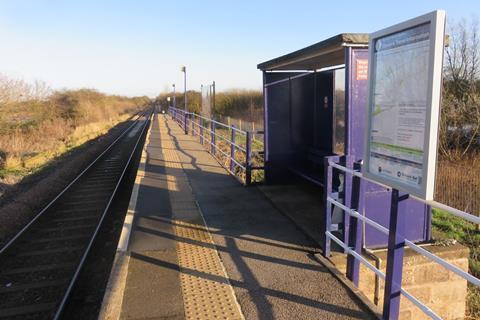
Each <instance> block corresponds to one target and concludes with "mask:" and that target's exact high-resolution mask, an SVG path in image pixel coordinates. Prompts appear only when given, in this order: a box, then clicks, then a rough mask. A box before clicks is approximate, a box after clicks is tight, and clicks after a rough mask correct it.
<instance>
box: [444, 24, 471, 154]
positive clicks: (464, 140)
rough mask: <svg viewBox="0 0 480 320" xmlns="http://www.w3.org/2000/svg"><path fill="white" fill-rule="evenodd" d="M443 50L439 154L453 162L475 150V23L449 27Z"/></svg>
mask: <svg viewBox="0 0 480 320" xmlns="http://www.w3.org/2000/svg"><path fill="white" fill-rule="evenodd" d="M448 33H449V35H450V43H449V46H448V47H447V48H446V49H445V64H444V75H445V78H444V90H443V103H442V115H441V128H440V152H441V154H442V156H443V157H445V158H447V159H449V160H455V159H458V158H460V157H464V156H466V155H470V154H472V153H476V152H477V151H478V150H477V149H478V140H479V134H480V90H479V89H480V81H479V78H480V34H479V24H478V20H477V19H472V20H471V21H469V22H468V21H467V20H462V21H460V22H458V23H452V24H451V25H450V26H449V28H448Z"/></svg>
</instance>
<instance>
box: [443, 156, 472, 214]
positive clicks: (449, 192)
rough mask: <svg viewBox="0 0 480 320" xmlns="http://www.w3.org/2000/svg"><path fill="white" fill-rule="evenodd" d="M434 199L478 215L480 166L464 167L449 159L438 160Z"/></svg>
mask: <svg viewBox="0 0 480 320" xmlns="http://www.w3.org/2000/svg"><path fill="white" fill-rule="evenodd" d="M435 199H436V200H437V201H439V202H442V203H446V204H448V205H449V206H452V207H455V208H460V209H462V210H463V211H466V212H470V213H472V214H474V215H476V216H479V215H480V166H479V165H476V166H471V167H466V166H465V165H459V164H457V163H453V162H450V161H440V162H439V163H438V166H437V183H436V187H435Z"/></svg>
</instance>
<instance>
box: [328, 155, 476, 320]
mask: <svg viewBox="0 0 480 320" xmlns="http://www.w3.org/2000/svg"><path fill="white" fill-rule="evenodd" d="M344 162H346V163H349V162H348V161H344ZM340 163H341V162H340V157H338V156H333V157H327V158H326V159H325V168H326V175H325V176H326V177H325V180H326V181H325V182H324V183H325V184H324V185H325V190H324V197H325V203H326V205H325V212H324V214H325V230H324V234H325V237H324V240H325V249H324V256H325V257H329V256H330V245H331V241H332V240H333V241H334V242H335V243H337V244H338V245H339V246H340V247H342V248H343V249H344V251H345V253H346V254H347V277H348V278H349V279H350V280H351V281H352V282H353V283H354V284H355V285H356V286H358V284H359V276H360V263H362V264H364V265H365V267H367V268H368V269H370V270H371V271H373V272H374V273H375V274H376V275H377V276H378V277H380V278H381V279H383V280H384V281H385V289H384V302H383V318H384V319H398V317H399V311H400V296H401V295H403V296H404V297H405V298H407V299H408V300H409V301H410V302H412V303H413V304H414V305H415V306H417V307H418V308H419V309H420V310H422V311H423V312H424V313H425V314H426V315H427V316H429V317H430V318H432V319H437V320H439V319H441V318H440V316H439V315H438V314H436V313H435V312H434V311H433V310H431V309H430V308H429V307H428V306H427V305H425V304H424V303H422V302H421V301H420V300H419V299H418V298H416V297H415V296H413V295H412V294H411V293H409V292H408V291H406V290H405V289H404V288H402V266H403V251H404V247H409V248H411V249H412V250H414V251H415V252H417V253H418V254H420V255H422V256H423V257H425V258H427V259H430V260H431V261H433V262H435V263H437V264H440V265H441V266H443V267H445V268H446V269H448V270H449V271H451V272H453V273H455V274H456V275H458V276H459V277H461V278H463V279H465V280H467V281H468V282H469V283H470V284H472V285H474V286H477V287H480V279H478V278H476V277H474V276H473V275H471V274H469V273H467V272H465V271H463V270H462V269H460V268H458V267H457V266H455V265H453V264H451V263H449V262H447V261H445V260H444V259H442V258H440V257H438V256H436V255H434V254H432V253H431V252H429V251H427V250H425V249H424V248H422V247H420V246H418V245H416V244H415V243H413V242H411V241H409V240H407V239H406V238H405V237H404V236H403V235H402V230H401V228H400V226H401V225H404V222H405V221H403V220H402V219H403V215H401V214H399V210H398V207H399V206H400V205H401V202H402V201H404V200H406V199H408V198H409V197H410V198H415V199H416V200H418V201H421V202H423V203H425V204H427V205H429V206H431V207H434V208H438V209H440V210H442V211H444V212H448V213H449V214H451V215H454V216H456V217H458V218H462V219H465V220H467V221H470V222H472V223H475V224H480V218H479V217H477V216H474V215H472V214H469V213H466V212H464V211H461V210H458V209H455V208H452V207H449V206H447V205H444V204H442V203H439V202H436V201H425V200H422V199H419V198H416V197H414V196H412V195H409V194H401V193H400V192H399V191H398V190H396V189H392V201H391V211H390V224H389V228H386V227H384V226H382V225H380V224H379V223H377V222H375V221H373V220H371V219H369V218H367V217H366V216H365V215H362V214H361V213H360V212H362V211H363V200H362V199H361V197H360V195H361V194H362V192H361V188H363V185H364V184H365V182H366V181H368V182H373V183H376V184H379V183H378V182H376V181H373V180H371V179H367V178H365V177H363V175H362V173H361V170H360V169H361V163H356V164H354V165H353V166H344V165H340ZM334 170H335V171H337V172H341V173H343V174H344V175H345V178H346V179H351V181H352V182H351V183H352V184H351V185H352V189H351V190H352V194H351V197H350V199H351V200H350V203H342V202H341V201H340V199H339V198H338V196H337V194H338V193H336V192H335V190H333V187H332V185H333V183H332V178H333V174H334ZM379 185H381V184H379ZM384 187H385V188H390V187H387V186H384ZM332 206H336V207H338V208H340V209H342V210H343V212H344V214H345V215H347V217H348V218H349V220H350V230H349V236H348V239H349V240H348V243H344V242H343V241H342V240H340V239H339V238H338V237H336V236H335V235H334V234H333V233H332V229H331V228H332V226H331V219H332ZM362 223H366V224H368V225H369V226H371V227H373V228H375V229H376V230H378V231H380V232H382V233H384V234H385V235H387V236H388V252H387V268H386V272H385V273H384V272H382V271H381V270H379V269H378V268H376V267H375V266H374V265H372V264H371V263H370V262H369V261H368V260H367V259H365V258H364V257H363V256H362V255H361V253H362V240H361V239H362V228H361V227H360V226H361V224H362Z"/></svg>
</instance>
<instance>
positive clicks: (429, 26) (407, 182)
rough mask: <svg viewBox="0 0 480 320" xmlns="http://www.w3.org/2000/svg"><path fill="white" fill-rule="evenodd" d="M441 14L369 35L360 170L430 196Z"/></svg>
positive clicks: (392, 185) (396, 185)
mask: <svg viewBox="0 0 480 320" xmlns="http://www.w3.org/2000/svg"><path fill="white" fill-rule="evenodd" d="M444 29H445V13H444V12H443V11H435V12H432V13H429V14H427V15H424V16H421V17H418V18H415V19H412V20H409V21H406V22H404V23H401V24H398V25H395V26H393V27H390V28H387V29H384V30H381V31H378V32H375V33H373V34H372V35H371V36H370V44H369V57H370V64H369V77H368V78H369V95H368V104H367V106H368V126H367V128H368V130H367V133H366V134H367V136H366V148H365V150H366V154H365V158H364V159H365V165H364V174H365V176H366V177H368V178H371V179H374V180H376V181H378V182H380V183H382V184H385V185H387V186H390V187H392V188H396V189H399V190H402V191H405V192H408V193H410V194H412V195H414V196H417V197H420V198H422V199H425V200H431V199H433V193H434V181H435V167H436V154H437V136H438V118H439V110H440V92H441V91H440V90H441V79H442V60H443V41H444Z"/></svg>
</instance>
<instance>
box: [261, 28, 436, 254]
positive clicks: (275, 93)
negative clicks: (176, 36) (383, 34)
mask: <svg viewBox="0 0 480 320" xmlns="http://www.w3.org/2000/svg"><path fill="white" fill-rule="evenodd" d="M258 69H260V70H261V71H262V72H263V92H264V106H265V114H264V121H265V123H264V129H265V138H264V139H265V141H264V142H265V181H266V183H267V184H280V183H289V182H292V181H294V180H295V179H298V177H301V178H302V179H306V180H308V181H309V182H310V183H311V184H313V185H317V186H320V187H321V186H323V181H324V176H323V175H324V168H323V162H324V157H326V156H331V155H339V156H345V157H344V158H346V156H349V158H350V159H353V161H359V160H361V159H362V157H363V149H364V138H365V127H366V114H367V108H366V103H367V82H368V34H360V33H342V34H339V35H337V36H334V37H331V38H329V39H326V40H324V41H321V42H319V43H316V44H314V45H311V46H309V47H306V48H303V49H300V50H297V51H294V52H292V53H289V54H286V55H283V56H281V57H278V58H275V59H272V60H269V61H266V62H263V63H261V64H259V65H258ZM337 180H338V181H340V182H339V183H337V184H338V185H340V191H341V188H342V187H341V185H342V183H341V181H342V180H341V179H340V178H338V179H337ZM366 183H367V182H366ZM363 190H364V197H365V198H364V199H365V201H364V203H365V211H364V214H366V216H367V217H369V218H370V219H373V220H374V221H376V222H379V223H381V224H382V225H384V226H385V227H388V223H389V212H390V196H391V195H390V190H388V189H385V188H383V187H380V186H377V185H375V184H372V183H367V185H366V186H365V187H364V189H363ZM319 196H320V193H319ZM405 208H406V209H405V212H402V213H401V214H404V215H406V216H407V218H406V219H405V221H407V223H408V225H407V226H406V228H405V230H406V237H407V238H408V239H409V240H412V241H416V242H417V241H426V240H429V238H430V210H429V208H428V207H427V206H425V205H424V204H422V203H420V202H418V201H415V200H408V204H407V205H406V206H405ZM319 214H321V213H320V212H319ZM347 221H348V219H347ZM345 222H346V221H344V223H343V224H342V228H348V227H347V226H345ZM344 234H346V233H345V232H344ZM364 239H365V245H366V246H367V247H369V248H379V247H385V246H386V245H387V237H386V236H385V235H383V234H381V233H380V232H379V231H377V230H375V229H373V228H371V227H370V226H368V225H367V226H366V227H365V238H364Z"/></svg>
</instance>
